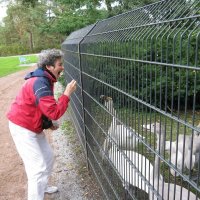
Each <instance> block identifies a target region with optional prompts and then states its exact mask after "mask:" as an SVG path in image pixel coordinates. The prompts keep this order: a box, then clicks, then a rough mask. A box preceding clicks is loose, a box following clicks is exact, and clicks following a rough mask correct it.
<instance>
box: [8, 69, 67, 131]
mask: <svg viewBox="0 0 200 200" xmlns="http://www.w3.org/2000/svg"><path fill="white" fill-rule="evenodd" d="M25 79H26V82H25V83H24V85H23V86H22V88H21V90H20V91H19V93H18V95H17V97H16V98H15V100H14V102H13V103H12V104H11V107H10V109H9V111H8V113H7V117H8V119H9V120H10V121H11V122H13V123H14V124H17V125H19V126H21V127H24V128H26V129H28V130H31V131H33V132H35V133H41V132H42V115H45V116H46V117H48V118H49V119H51V120H57V119H59V118H60V117H61V116H62V115H63V114H64V113H65V111H66V109H67V107H68V103H69V97H68V96H66V95H64V94H63V95H61V97H60V98H59V99H58V101H56V100H55V99H54V94H53V85H54V82H56V79H55V78H54V77H53V76H52V75H51V74H49V73H48V72H47V71H44V70H42V69H37V70H35V71H34V72H31V73H29V74H28V75H27V76H26V77H25Z"/></svg>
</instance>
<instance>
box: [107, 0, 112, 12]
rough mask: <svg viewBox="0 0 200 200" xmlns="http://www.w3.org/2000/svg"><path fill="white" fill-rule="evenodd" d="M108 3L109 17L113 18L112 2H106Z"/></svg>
mask: <svg viewBox="0 0 200 200" xmlns="http://www.w3.org/2000/svg"><path fill="white" fill-rule="evenodd" d="M105 3H106V7H107V9H108V15H109V16H111V15H112V6H111V2H110V0H105Z"/></svg>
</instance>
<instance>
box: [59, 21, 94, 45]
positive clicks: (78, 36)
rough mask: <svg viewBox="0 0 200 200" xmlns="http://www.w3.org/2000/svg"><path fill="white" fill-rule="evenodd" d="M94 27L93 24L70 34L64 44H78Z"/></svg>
mask: <svg viewBox="0 0 200 200" xmlns="http://www.w3.org/2000/svg"><path fill="white" fill-rule="evenodd" d="M94 26H95V24H92V25H89V26H86V27H84V28H82V29H79V30H77V31H74V32H72V33H71V34H70V35H69V36H68V37H67V38H66V40H65V41H64V42H63V44H62V45H64V44H77V43H79V42H80V41H81V40H82V39H83V38H84V37H85V36H86V35H87V34H88V33H89V32H90V31H91V30H92V29H93V27H94Z"/></svg>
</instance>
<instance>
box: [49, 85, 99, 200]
mask: <svg viewBox="0 0 200 200" xmlns="http://www.w3.org/2000/svg"><path fill="white" fill-rule="evenodd" d="M55 91H56V95H57V94H59V93H61V92H62V86H61V85H60V84H59V83H57V84H56V85H55ZM65 123H67V126H66V127H65V129H64V130H63V128H62V126H63V124H65ZM59 125H60V128H59V129H58V130H56V131H53V132H52V133H51V143H52V145H53V148H54V154H55V158H56V159H55V165H54V170H53V173H52V178H51V181H52V184H54V185H56V186H58V188H59V192H58V193H56V194H54V195H46V196H47V199H49V200H101V199H103V197H102V194H101V192H100V190H99V188H98V186H97V184H96V182H95V180H94V177H92V176H91V175H90V174H89V173H88V171H87V165H86V161H85V157H84V154H83V151H82V146H81V144H80V142H79V139H78V136H77V135H76V133H75V130H74V127H73V125H72V122H71V120H70V117H69V113H68V112H66V114H65V115H64V116H63V117H62V118H61V119H60V120H59Z"/></svg>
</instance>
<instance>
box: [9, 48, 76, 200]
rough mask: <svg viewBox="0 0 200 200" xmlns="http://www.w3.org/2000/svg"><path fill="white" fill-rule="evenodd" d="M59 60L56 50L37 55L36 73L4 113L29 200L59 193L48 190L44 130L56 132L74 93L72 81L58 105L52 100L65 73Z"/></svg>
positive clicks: (50, 159) (50, 163) (48, 160)
mask: <svg viewBox="0 0 200 200" xmlns="http://www.w3.org/2000/svg"><path fill="white" fill-rule="evenodd" d="M62 57H63V53H62V52H61V51H60V50H57V49H51V50H45V51H42V52H41V53H40V55H39V61H38V63H37V65H38V69H36V70H35V71H34V72H31V73H29V74H28V75H27V76H26V77H25V80H26V81H25V83H24V84H23V86H22V88H21V90H20V91H19V93H18V95H17V97H16V98H15V100H14V102H13V103H12V105H11V107H10V109H9V111H8V113H7V117H8V120H9V128H10V132H11V135H12V138H13V140H14V142H15V145H16V148H17V150H18V153H19V155H20V156H21V158H22V160H23V163H24V166H25V170H26V174H27V177H28V200H43V199H44V193H45V192H47V193H54V192H57V191H58V188H57V187H55V186H51V187H50V186H47V183H48V178H49V176H50V174H51V171H52V167H53V151H52V149H51V147H50V145H49V144H48V142H47V140H46V138H45V134H44V132H43V129H47V128H50V129H52V130H55V129H57V127H56V126H55V125H54V124H53V123H52V120H57V119H59V118H60V117H61V116H62V115H63V114H64V113H65V111H66V109H67V107H68V103H69V100H70V96H71V94H72V93H73V92H74V91H75V90H76V81H75V80H72V81H71V82H70V83H69V84H68V85H67V87H66V88H65V91H64V93H63V94H62V95H61V96H60V98H59V99H58V101H56V100H55V99H54V93H53V86H54V83H55V82H56V81H57V79H58V77H59V76H60V74H61V72H62V71H63V70H64V67H63V63H62Z"/></svg>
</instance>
